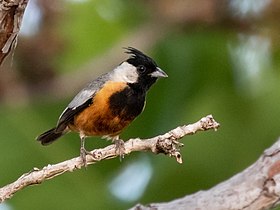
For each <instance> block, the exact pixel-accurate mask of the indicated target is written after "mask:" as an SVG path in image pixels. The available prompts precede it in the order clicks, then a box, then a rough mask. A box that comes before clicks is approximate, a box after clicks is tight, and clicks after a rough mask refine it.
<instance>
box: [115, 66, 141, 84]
mask: <svg viewBox="0 0 280 210" xmlns="http://www.w3.org/2000/svg"><path fill="white" fill-rule="evenodd" d="M111 80H112V81H115V82H127V83H135V82H137V80H138V73H137V69H136V67H135V66H133V65H131V64H129V63H127V62H123V63H122V64H121V65H119V66H118V67H117V68H115V69H114V70H113V72H112V76H111Z"/></svg>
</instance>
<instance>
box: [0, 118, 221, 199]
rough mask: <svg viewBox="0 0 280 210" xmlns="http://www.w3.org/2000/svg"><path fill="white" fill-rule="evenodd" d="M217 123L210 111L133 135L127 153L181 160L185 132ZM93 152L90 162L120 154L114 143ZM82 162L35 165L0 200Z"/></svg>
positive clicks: (6, 188) (4, 190)
mask: <svg viewBox="0 0 280 210" xmlns="http://www.w3.org/2000/svg"><path fill="white" fill-rule="evenodd" d="M218 127H219V123H217V122H216V121H215V120H214V118H213V117H212V115H208V116H206V117H204V118H202V119H201V120H199V121H198V122H196V123H194V124H190V125H184V126H180V127H177V128H175V129H173V130H171V131H169V132H168V133H166V134H163V135H159V136H156V137H153V138H150V139H144V140H141V139H139V138H137V139H130V140H128V141H126V142H125V144H124V147H125V154H126V155H128V154H129V153H131V152H134V151H151V152H153V153H155V154H159V153H163V154H166V155H169V156H170V157H175V158H176V160H177V162H178V163H182V156H181V154H180V152H179V147H180V146H182V145H183V144H182V143H179V142H178V140H179V139H181V138H182V137H184V136H185V135H191V134H194V133H196V132H197V131H205V130H209V129H214V130H216V129H217V128H218ZM91 153H92V156H91V155H87V157H86V158H87V163H88V165H90V164H94V163H97V162H99V161H101V160H106V159H111V158H115V157H117V156H118V154H117V153H116V148H115V145H109V146H107V147H105V148H102V149H96V150H93V151H91ZM82 166H83V162H82V160H81V158H80V157H76V158H73V159H70V160H66V161H64V162H61V163H58V164H55V165H48V166H45V167H44V168H43V169H38V168H34V169H33V170H32V171H30V172H28V173H26V174H23V175H22V176H21V177H20V178H19V179H18V180H16V181H15V182H13V183H11V184H8V185H6V186H4V187H2V188H0V202H3V201H4V200H6V199H8V198H11V197H12V196H13V195H14V194H15V193H16V192H18V191H19V190H21V189H23V188H25V187H27V186H30V185H34V184H40V183H42V182H43V181H45V180H48V179H52V178H54V177H56V176H58V175H61V174H63V173H65V172H68V171H69V172H72V171H74V170H76V169H80V168H82Z"/></svg>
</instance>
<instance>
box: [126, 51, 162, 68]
mask: <svg viewBox="0 0 280 210" xmlns="http://www.w3.org/2000/svg"><path fill="white" fill-rule="evenodd" d="M124 49H126V51H125V53H127V54H130V55H131V56H130V57H129V59H127V62H128V63H131V64H133V65H134V66H139V65H143V64H145V65H148V66H151V67H157V64H156V62H155V61H154V60H153V59H152V58H150V57H149V56H147V55H145V54H144V53H143V52H141V51H140V50H137V49H135V48H133V47H127V48H124Z"/></svg>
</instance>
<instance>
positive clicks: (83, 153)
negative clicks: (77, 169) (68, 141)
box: [80, 147, 92, 167]
mask: <svg viewBox="0 0 280 210" xmlns="http://www.w3.org/2000/svg"><path fill="white" fill-rule="evenodd" d="M87 155H92V153H91V152H89V151H87V150H86V149H85V148H84V147H81V148H80V157H81V159H82V161H83V164H84V166H85V167H87Z"/></svg>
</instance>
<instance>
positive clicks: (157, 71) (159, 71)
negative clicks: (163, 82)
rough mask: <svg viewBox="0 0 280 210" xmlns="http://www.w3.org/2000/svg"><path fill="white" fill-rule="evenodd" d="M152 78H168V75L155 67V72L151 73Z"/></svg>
mask: <svg viewBox="0 0 280 210" xmlns="http://www.w3.org/2000/svg"><path fill="white" fill-rule="evenodd" d="M151 76H152V77H168V75H167V74H166V73H165V72H164V71H163V70H161V69H160V68H159V67H157V70H156V71H154V72H153V73H151Z"/></svg>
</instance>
